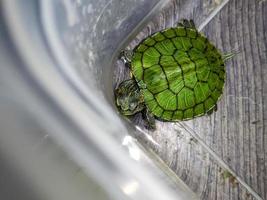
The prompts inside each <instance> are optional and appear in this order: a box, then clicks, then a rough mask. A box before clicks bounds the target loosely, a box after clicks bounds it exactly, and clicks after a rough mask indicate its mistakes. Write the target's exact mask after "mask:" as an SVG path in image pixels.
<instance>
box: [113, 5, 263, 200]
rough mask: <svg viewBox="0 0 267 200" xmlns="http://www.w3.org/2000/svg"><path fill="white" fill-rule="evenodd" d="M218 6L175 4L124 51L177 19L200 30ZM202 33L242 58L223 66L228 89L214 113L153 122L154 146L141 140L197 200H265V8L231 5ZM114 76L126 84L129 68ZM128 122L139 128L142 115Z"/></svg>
mask: <svg viewBox="0 0 267 200" xmlns="http://www.w3.org/2000/svg"><path fill="white" fill-rule="evenodd" d="M223 2H225V1H220V0H214V1H212V0H205V1H197V0H176V1H175V0H173V1H171V2H170V4H169V5H168V6H166V8H164V9H163V10H162V12H161V13H159V14H158V15H157V16H155V17H154V18H153V19H152V21H151V22H150V23H149V24H147V25H146V26H145V27H144V29H143V30H142V31H141V32H140V33H139V34H138V35H137V36H136V38H135V39H134V40H133V41H132V42H131V43H130V44H129V46H128V48H129V49H132V48H134V47H135V46H136V45H137V44H138V43H139V42H140V41H141V40H142V39H143V38H145V37H147V36H148V35H150V34H151V33H153V32H156V31H159V30H162V29H164V28H166V27H170V26H173V25H174V24H175V23H176V22H177V21H178V19H180V18H192V19H194V20H195V23H196V24H197V25H200V24H201V23H203V22H204V21H205V20H206V19H207V17H208V16H209V15H210V14H211V13H212V12H213V11H214V10H216V8H218V7H219V6H220V5H221V4H222V3H223ZM203 32H204V33H205V35H207V36H208V38H209V39H210V40H211V41H212V42H213V43H215V45H216V46H217V47H218V48H219V49H221V50H222V51H223V52H230V51H232V50H237V49H238V50H239V52H240V53H239V54H238V55H237V56H236V57H235V58H234V59H232V60H231V61H229V62H228V63H227V70H226V71H227V80H226V87H225V91H224V94H223V96H222V99H221V100H220V102H219V103H218V111H217V112H216V113H213V114H212V115H211V116H205V117H202V118H196V119H194V120H190V121H186V122H179V123H176V124H175V123H166V122H165V123H163V122H157V130H156V131H154V132H149V131H148V130H144V131H145V132H147V133H148V134H150V135H151V136H152V140H154V141H151V139H150V140H148V139H147V137H145V136H143V135H142V134H138V138H139V139H141V142H142V143H145V144H146V145H147V148H152V149H153V150H154V151H155V152H156V153H157V154H158V155H159V156H160V157H161V158H162V159H163V160H164V161H165V162H166V163H167V164H168V165H169V166H170V168H171V169H172V170H173V171H174V172H175V173H176V174H177V175H178V176H179V177H181V178H182V180H184V181H185V183H186V184H187V185H189V187H190V188H191V189H193V191H195V192H196V193H197V194H198V195H199V196H200V197H201V199H205V200H206V199H222V200H225V199H254V198H255V199H260V197H261V198H262V199H267V132H266V127H267V121H266V120H267V78H266V77H267V53H266V49H267V40H266V39H267V2H266V1H261V0H242V1H240V0H239V1H238V0H230V1H229V2H228V3H227V4H226V6H225V7H224V8H223V9H222V10H221V11H220V12H218V13H216V15H215V16H214V17H213V18H212V19H211V21H210V23H208V25H207V26H205V27H204V29H203ZM115 74H116V78H115V82H116V85H117V84H118V83H119V82H121V81H122V80H124V79H126V78H129V69H125V67H124V66H123V64H122V63H121V62H120V61H118V62H117V67H116V72H115ZM132 121H133V123H134V124H136V125H138V126H140V127H143V121H142V119H141V116H140V115H137V116H134V117H133V118H132ZM195 136H197V137H195ZM201 142H204V143H205V145H203V144H202V143H201ZM155 144H157V145H155ZM205 146H207V147H205ZM214 153H215V154H216V155H218V158H216V157H214V156H213V154H214ZM224 164H225V165H227V167H229V168H230V169H231V170H233V172H234V173H235V174H236V175H237V176H238V177H239V178H240V180H241V181H240V182H239V181H237V179H236V178H235V177H234V176H233V175H232V174H231V173H229V171H228V170H227V169H225V168H224V167H223V166H224ZM243 183H244V184H247V185H248V187H249V189H251V191H252V192H251V191H249V190H248V189H247V188H246V186H245V185H244V184H243ZM254 192H255V194H254ZM257 194H258V195H259V196H260V197H257Z"/></svg>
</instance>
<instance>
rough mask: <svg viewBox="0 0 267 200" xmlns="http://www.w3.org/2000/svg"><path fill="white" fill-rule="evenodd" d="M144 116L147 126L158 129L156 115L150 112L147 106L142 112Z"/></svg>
mask: <svg viewBox="0 0 267 200" xmlns="http://www.w3.org/2000/svg"><path fill="white" fill-rule="evenodd" d="M142 114H143V118H144V120H145V122H146V125H145V126H146V128H147V129H150V130H155V129H156V122H155V117H154V115H153V114H152V113H151V112H149V110H148V109H147V108H145V109H144V110H143V112H142Z"/></svg>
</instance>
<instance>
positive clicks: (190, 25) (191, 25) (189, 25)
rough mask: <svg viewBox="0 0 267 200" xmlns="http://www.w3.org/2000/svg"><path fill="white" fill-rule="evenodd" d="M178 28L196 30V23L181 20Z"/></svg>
mask: <svg viewBox="0 0 267 200" xmlns="http://www.w3.org/2000/svg"><path fill="white" fill-rule="evenodd" d="M177 26H178V27H179V26H180V27H185V28H192V29H196V26H195V23H194V21H193V20H192V19H190V20H188V19H181V20H180V21H179V22H178V23H177Z"/></svg>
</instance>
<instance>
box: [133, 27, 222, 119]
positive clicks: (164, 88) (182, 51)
mask: <svg viewBox="0 0 267 200" xmlns="http://www.w3.org/2000/svg"><path fill="white" fill-rule="evenodd" d="M131 65H132V72H133V75H134V77H135V79H136V81H137V83H139V82H140V81H142V83H143V84H144V85H145V87H143V88H141V92H142V93H143V95H144V100H145V104H146V106H147V107H148V109H149V111H150V112H152V114H154V115H155V116H156V117H158V118H160V119H163V120H167V121H178V120H185V119H191V118H193V117H196V116H201V115H204V114H206V113H207V112H208V111H209V110H210V109H212V108H213V107H214V106H215V104H216V102H217V101H218V99H219V98H220V96H221V94H222V90H223V87H224V81H225V66H224V62H223V60H222V57H221V54H220V53H219V52H218V50H217V49H216V48H215V47H214V45H212V44H211V43H210V42H209V41H208V39H207V38H206V37H205V36H203V35H202V34H200V33H199V32H198V31H196V30H195V29H191V28H185V27H177V28H169V29H166V30H163V31H161V32H157V33H155V34H153V35H152V36H150V37H148V38H147V39H145V40H144V41H143V42H141V44H139V45H138V46H137V47H136V48H135V50H134V56H133V59H132V63H131Z"/></svg>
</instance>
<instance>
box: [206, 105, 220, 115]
mask: <svg viewBox="0 0 267 200" xmlns="http://www.w3.org/2000/svg"><path fill="white" fill-rule="evenodd" d="M217 110H218V106H217V104H215V106H214V107H213V108H212V109H210V110H209V111H207V115H211V114H212V113H214V112H216V111H217Z"/></svg>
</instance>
